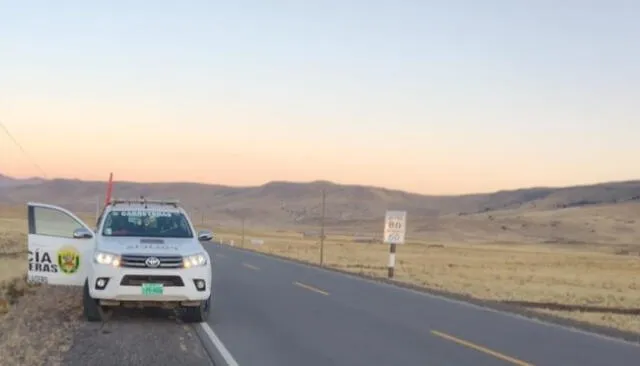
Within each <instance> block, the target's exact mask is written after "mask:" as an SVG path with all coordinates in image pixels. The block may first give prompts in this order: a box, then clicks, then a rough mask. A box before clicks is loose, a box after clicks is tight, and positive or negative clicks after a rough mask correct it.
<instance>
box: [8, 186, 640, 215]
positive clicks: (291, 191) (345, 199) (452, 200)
mask: <svg viewBox="0 0 640 366" xmlns="http://www.w3.org/2000/svg"><path fill="white" fill-rule="evenodd" d="M105 187H106V183H105V182H97V181H81V180H75V179H52V180H45V179H41V178H30V179H16V178H12V177H8V176H6V175H1V174H0V204H5V205H6V204H10V205H22V204H24V203H25V202H27V201H39V202H46V203H51V204H56V205H61V206H63V207H66V208H69V209H71V210H75V211H82V212H93V211H95V207H96V202H97V201H98V200H100V201H101V200H103V199H104V193H105ZM323 189H326V194H327V196H326V213H325V221H326V224H327V226H337V227H339V226H349V225H351V224H353V223H358V222H366V221H370V220H374V221H378V220H379V219H380V218H382V217H383V216H384V212H385V210H387V209H402V210H407V211H408V214H409V217H411V218H433V217H443V216H465V215H477V214H480V213H490V212H495V211H505V210H508V211H510V212H525V211H527V212H528V211H542V210H553V209H562V208H571V207H585V206H594V205H608V204H609V205H610V204H620V203H633V202H639V203H640V181H626V182H612V183H601V184H594V185H585V186H572V187H561V188H550V187H540V188H525V189H518V190H509V191H499V192H495V193H482V194H467V195H457V196H431V195H421V194H415V193H408V192H403V191H399V190H391V189H385V188H380V187H371V186H363V185H344V184H336V183H331V182H327V181H315V182H309V183H294V182H281V181H274V182H269V183H266V184H264V185H261V186H251V187H231V186H223V185H215V184H199V183H136V182H115V184H114V197H123V198H135V197H140V196H141V195H143V196H146V197H148V198H177V199H180V201H181V202H182V204H183V205H184V206H185V207H187V208H188V209H189V210H190V211H192V212H199V213H201V214H203V215H206V216H207V217H216V219H217V220H220V221H226V220H238V219H239V218H241V217H243V216H244V217H245V218H246V219H247V220H250V221H252V222H254V223H256V224H261V225H262V224H263V225H269V226H273V225H275V226H289V225H316V224H317V222H318V219H319V217H320V215H321V197H322V196H321V194H322V193H321V192H322V190H323Z"/></svg>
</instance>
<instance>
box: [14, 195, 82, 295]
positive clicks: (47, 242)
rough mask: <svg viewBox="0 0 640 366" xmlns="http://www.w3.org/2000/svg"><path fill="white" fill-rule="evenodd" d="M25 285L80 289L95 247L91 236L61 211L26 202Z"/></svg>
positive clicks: (77, 221) (78, 222)
mask: <svg viewBox="0 0 640 366" xmlns="http://www.w3.org/2000/svg"><path fill="white" fill-rule="evenodd" d="M27 207H28V213H27V216H28V222H29V235H28V248H29V264H28V265H29V268H28V281H29V282H37V283H44V284H50V285H67V286H82V285H84V281H85V279H86V278H87V275H88V271H89V268H90V265H91V262H90V261H91V260H92V255H93V250H94V247H95V233H94V232H93V230H91V229H89V227H88V226H87V224H85V223H84V222H82V220H80V219H79V218H78V217H77V216H76V215H74V214H73V213H71V212H69V211H67V210H65V209H64V208H62V207H57V206H53V205H48V204H44V203H33V202H29V203H28V204H27Z"/></svg>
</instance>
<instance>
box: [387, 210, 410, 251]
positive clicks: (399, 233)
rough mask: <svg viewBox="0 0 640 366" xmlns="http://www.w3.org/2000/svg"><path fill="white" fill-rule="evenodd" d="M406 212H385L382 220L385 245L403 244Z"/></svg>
mask: <svg viewBox="0 0 640 366" xmlns="http://www.w3.org/2000/svg"><path fill="white" fill-rule="evenodd" d="M406 224H407V211H387V213H386V215H385V220H384V242H385V243H386V244H404V236H405V233H406V226H407V225H406Z"/></svg>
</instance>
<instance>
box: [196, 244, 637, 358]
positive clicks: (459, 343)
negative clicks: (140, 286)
mask: <svg viewBox="0 0 640 366" xmlns="http://www.w3.org/2000/svg"><path fill="white" fill-rule="evenodd" d="M208 250H209V251H210V253H211V254H212V256H213V258H214V268H215V269H214V291H215V300H214V309H213V313H212V316H211V318H210V320H209V323H208V324H209V326H210V327H211V329H213V331H214V332H215V335H216V336H217V337H218V338H219V340H220V341H221V342H222V343H223V344H224V346H225V347H226V349H227V350H228V352H229V353H230V354H231V355H232V356H233V359H234V360H235V361H236V362H237V364H238V365H240V366H253V365H258V366H287V365H291V366H300V365H305V366H327V365H336V366H338V365H345V366H347V365H348V366H371V365H403V366H409V365H421V366H424V365H455V366H465V365H468V366H489V365H519V366H524V365H550V366H560V365H562V366H570V365H576V366H578V365H579V366H610V365H617V366H622V365H638V364H640V346H638V345H636V344H633V343H628V342H625V341H619V340H615V339H611V338H606V337H603V336H599V335H596V334H593V333H587V332H583V331H578V330H573V329H569V328H565V327H562V326H558V325H553V324H549V323H543V322H539V321H535V320H531V319H528V318H524V317H521V316H518V315H513V314H509V313H504V312H499V311H495V310H491V309H487V308H482V307H478V306H474V305H471V304H467V303H464V302H458V301H454V300H449V299H446V298H442V297H438V296H432V295H426V294H423V293H418V292H415V291H411V290H407V289H402V288H398V287H394V286H391V285H385V284H379V283H375V282H372V281H367V280H364V279H360V278H357V277H353V276H348V275H343V274H339V273H335V272H330V271H325V270H322V269H319V268H314V267H310V266H305V265H301V264H298V263H294V262H289V261H284V260H280V259H276V258H272V257H268V256H264V255H260V254H257V253H251V252H247V251H242V250H238V249H236V248H232V247H228V246H223V245H219V244H212V245H210V246H209V249H208ZM220 366H222V365H220Z"/></svg>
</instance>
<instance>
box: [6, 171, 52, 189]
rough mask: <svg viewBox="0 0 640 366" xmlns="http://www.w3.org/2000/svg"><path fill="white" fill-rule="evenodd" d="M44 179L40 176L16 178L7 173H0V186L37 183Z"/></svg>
mask: <svg viewBox="0 0 640 366" xmlns="http://www.w3.org/2000/svg"><path fill="white" fill-rule="evenodd" d="M43 181H44V180H43V179H41V178H28V179H17V178H13V177H9V176H7V175H3V174H0V187H10V186H20V185H28V184H39V183H42V182H43Z"/></svg>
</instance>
